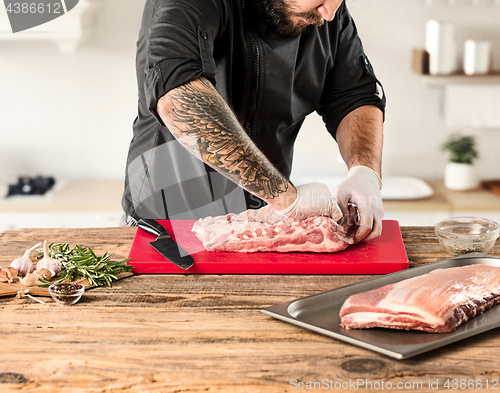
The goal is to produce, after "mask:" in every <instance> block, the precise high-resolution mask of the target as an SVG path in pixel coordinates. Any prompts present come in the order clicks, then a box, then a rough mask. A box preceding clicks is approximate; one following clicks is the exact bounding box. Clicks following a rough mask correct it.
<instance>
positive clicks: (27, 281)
mask: <svg viewBox="0 0 500 393" xmlns="http://www.w3.org/2000/svg"><path fill="white" fill-rule="evenodd" d="M37 281H38V275H37V274H36V272H32V273H28V274H26V276H24V277H23V278H20V279H19V282H20V283H21V284H22V285H24V286H27V287H32V286H33V285H35V284H36V283H37Z"/></svg>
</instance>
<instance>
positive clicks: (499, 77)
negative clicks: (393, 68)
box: [421, 71, 500, 87]
mask: <svg viewBox="0 0 500 393" xmlns="http://www.w3.org/2000/svg"><path fill="white" fill-rule="evenodd" d="M421 75H422V80H423V81H424V83H425V84H426V85H429V86H438V87H439V86H447V85H463V84H469V85H484V84H488V85H491V84H500V71H494V72H490V73H489V74H482V75H466V74H463V73H456V74H450V75H423V74H421Z"/></svg>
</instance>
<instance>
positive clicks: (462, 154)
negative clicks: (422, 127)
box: [441, 134, 478, 164]
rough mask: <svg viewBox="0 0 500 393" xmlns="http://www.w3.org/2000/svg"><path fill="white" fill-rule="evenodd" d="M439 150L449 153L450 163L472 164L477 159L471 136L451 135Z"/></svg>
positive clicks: (473, 140) (474, 143)
mask: <svg viewBox="0 0 500 393" xmlns="http://www.w3.org/2000/svg"><path fill="white" fill-rule="evenodd" d="M441 149H442V150H444V151H446V150H447V151H448V152H449V153H450V162H457V163H461V164H472V162H473V161H474V160H475V159H476V158H477V157H478V152H477V150H476V141H475V139H474V137H472V136H462V135H460V134H453V135H451V136H449V137H448V139H447V140H446V142H445V143H443V144H442V145H441Z"/></svg>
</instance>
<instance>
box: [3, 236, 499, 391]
mask: <svg viewBox="0 0 500 393" xmlns="http://www.w3.org/2000/svg"><path fill="white" fill-rule="evenodd" d="M401 231H402V234H403V239H404V242H405V245H406V250H407V253H408V257H409V260H410V267H415V266H418V265H422V264H425V263H430V262H435V261H438V260H442V259H445V258H449V255H447V254H446V253H445V252H444V251H443V250H442V248H441V246H440V245H439V243H438V241H437V239H436V237H435V235H434V232H433V229H432V228H428V227H403V228H402V229H401ZM134 233H135V229H133V228H100V229H70V230H68V229H64V230H63V229H23V230H16V231H6V232H0V264H1V265H3V266H5V265H6V264H8V263H10V261H12V260H13V259H14V258H16V257H18V256H20V255H21V254H22V253H23V252H24V250H25V249H26V248H27V247H28V246H31V245H34V244H36V243H37V242H39V241H42V240H44V239H48V240H49V241H56V242H62V241H64V242H69V243H71V244H81V245H85V246H91V247H92V248H93V249H94V250H95V251H98V252H105V251H109V252H114V253H115V256H114V258H115V259H124V258H126V257H127V256H128V253H129V250H130V246H131V243H132V239H133V237H134ZM491 253H492V254H494V255H497V256H500V242H497V244H496V245H495V247H494V248H493V250H492V252H491ZM372 277H373V276H367V275H359V276H355V275H349V276H326V275H325V276H319V275H312V276H294V275H282V276H277V275H267V276H262V275H261V276H256V275H244V276H243V275H190V274H180V275H138V276H133V277H130V278H126V279H123V280H120V281H118V282H117V283H116V284H115V285H114V286H113V287H112V288H94V289H91V290H89V291H87V292H86V293H85V295H84V297H83V298H82V300H81V301H80V302H79V303H77V304H76V305H74V306H71V307H60V306H58V305H56V304H54V303H47V304H45V305H42V304H39V303H36V302H34V301H32V300H30V299H26V298H24V299H16V298H2V299H0V310H1V311H0V312H1V313H0V318H1V322H0V337H1V339H0V340H1V341H0V345H1V347H0V350H1V352H0V353H1V355H0V391H1V392H18V391H23V392H24V391H26V392H34V393H38V392H172V393H173V392H231V393H234V392H266V393H272V392H296V391H332V392H334V391H335V392H344V391H345V392H347V391H357V392H360V391H389V390H388V389H385V390H384V389H383V387H384V386H387V385H386V384H387V383H388V382H390V383H391V384H392V386H393V387H398V386H399V387H401V388H403V390H406V391H458V390H469V391H489V390H491V391H493V390H492V385H494V384H495V381H497V385H496V388H497V389H500V357H499V355H498V354H499V352H500V329H495V330H492V331H489V332H486V333H483V334H481V335H478V336H475V337H473V338H469V339H467V340H464V341H461V342H458V343H454V344H451V345H448V346H446V347H443V348H440V349H437V350H435V351H432V352H429V353H427V354H423V355H419V356H416V357H413V358H410V359H408V360H394V359H391V358H388V357H385V356H383V355H379V354H377V353H374V352H371V351H368V350H365V349H362V348H358V347H355V346H352V345H349V344H345V343H343V342H340V341H337V340H334V339H331V338H328V337H325V336H322V335H319V334H316V333H312V332H310V331H308V330H305V329H302V328H299V327H297V326H294V325H291V324H288V323H285V322H281V321H278V320H275V319H273V318H271V317H269V316H266V315H264V314H262V313H261V312H260V310H261V309H262V308H265V307H268V306H271V305H274V304H277V303H281V302H284V301H287V300H292V299H296V298H300V297H304V296H308V295H312V294H315V293H319V292H323V291H327V290H330V289H334V288H337V287H340V286H344V285H348V284H352V283H356V282H359V281H363V280H366V279H368V278H372ZM45 300H48V301H51V299H50V298H49V299H47V298H46V299H45ZM453 379H457V380H458V381H457V382H456V383H455V382H453V381H452V380H453ZM469 380H474V381H476V382H475V383H476V385H475V386H476V387H479V385H477V381H478V380H481V382H482V388H481V389H476V390H471V389H469V388H466V389H464V386H465V385H462V388H461V387H460V386H461V385H460V383H461V381H465V382H462V383H467V382H468V381H469ZM446 381H450V389H447V388H446V387H445V386H444V384H445V383H446ZM361 382H363V384H370V383H371V384H372V385H371V389H369V390H365V389H363V387H362V385H360V384H361ZM307 383H309V384H307ZM314 383H316V387H318V389H312V388H311V389H307V388H308V387H313V386H314V385H313V384H314ZM398 383H399V385H397V384H398ZM429 383H431V386H430V388H429ZM436 383H437V385H436ZM486 383H488V387H489V390H488V389H486ZM320 384H321V385H320ZM454 384H456V385H454ZM335 386H336V387H337V388H336V387H335ZM369 387H370V385H369ZM377 387H378V389H377ZM434 387H438V389H434ZM453 387H455V389H454V388H453ZM469 387H470V386H469Z"/></svg>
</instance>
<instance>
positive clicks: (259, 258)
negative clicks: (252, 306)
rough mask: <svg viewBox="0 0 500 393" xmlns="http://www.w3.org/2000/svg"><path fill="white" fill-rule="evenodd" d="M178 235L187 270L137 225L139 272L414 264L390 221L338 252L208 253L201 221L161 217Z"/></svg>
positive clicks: (371, 270)
mask: <svg viewBox="0 0 500 393" xmlns="http://www.w3.org/2000/svg"><path fill="white" fill-rule="evenodd" d="M158 222H159V223H160V224H162V225H163V226H164V227H165V229H166V230H167V231H168V233H169V234H170V235H171V236H172V238H173V239H174V240H175V241H176V242H177V243H179V245H180V246H181V247H182V248H183V249H184V250H186V251H187V252H189V253H190V254H191V255H193V258H194V265H193V266H192V267H191V268H190V269H188V270H183V269H181V268H180V267H177V266H176V265H174V264H173V263H172V262H170V261H168V260H166V259H165V258H164V257H163V256H162V255H160V254H159V253H158V252H157V251H156V250H155V249H154V248H153V247H152V246H151V245H150V244H149V242H152V241H154V240H155V237H154V236H153V235H150V234H148V233H146V232H144V231H143V230H142V229H139V228H137V233H136V235H135V238H134V242H133V244H132V249H131V250H130V255H129V257H130V258H131V260H130V261H129V262H128V264H129V265H133V266H134V269H133V272H134V273H203V274H206V273H215V274H224V273H227V274H388V273H393V272H396V271H400V270H403V269H407V268H408V256H407V255H406V250H405V247H404V244H403V239H402V238H401V231H400V230H399V224H398V222H397V221H394V220H384V221H383V226H382V228H383V229H382V235H381V236H380V237H379V238H378V239H376V240H372V241H369V242H366V243H358V244H355V245H352V246H349V247H347V248H346V249H345V250H343V251H340V252H335V253H314V252H287V253H280V252H256V253H237V252H208V251H205V249H204V248H203V245H202V243H201V242H200V241H199V240H198V239H197V238H196V236H195V234H194V233H193V232H191V228H192V226H193V224H194V223H195V221H191V220H186V221H183V220H178V221H177V220H176V221H166V220H159V221H158Z"/></svg>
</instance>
